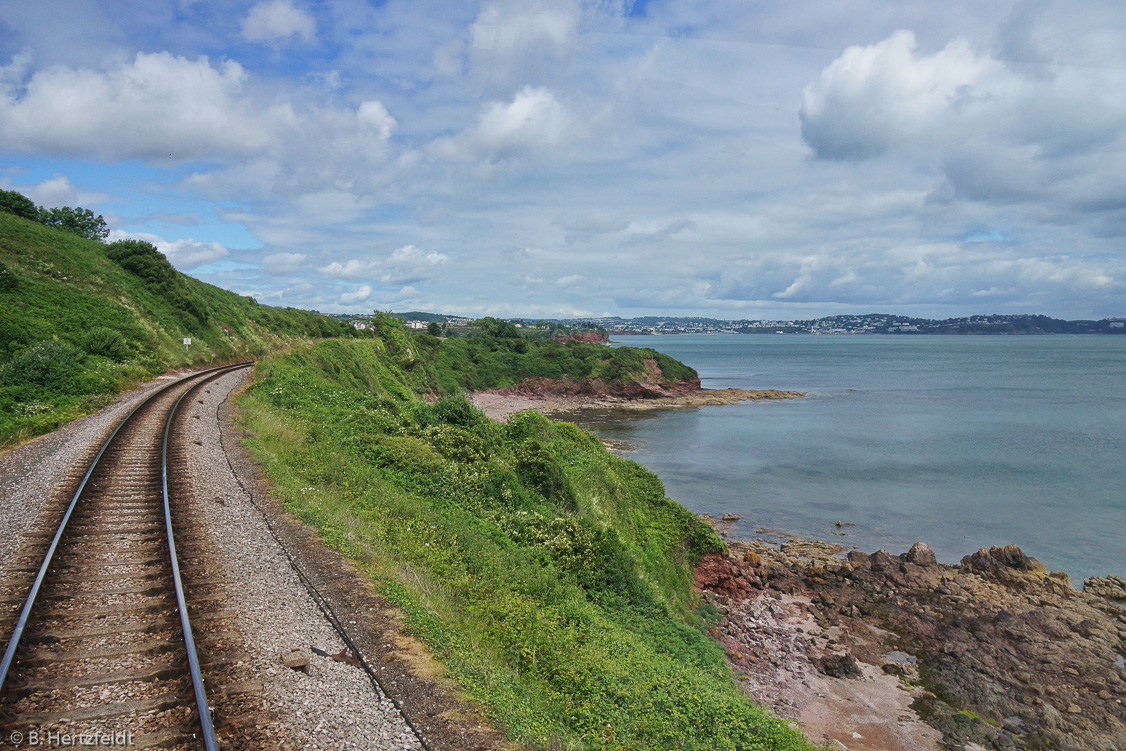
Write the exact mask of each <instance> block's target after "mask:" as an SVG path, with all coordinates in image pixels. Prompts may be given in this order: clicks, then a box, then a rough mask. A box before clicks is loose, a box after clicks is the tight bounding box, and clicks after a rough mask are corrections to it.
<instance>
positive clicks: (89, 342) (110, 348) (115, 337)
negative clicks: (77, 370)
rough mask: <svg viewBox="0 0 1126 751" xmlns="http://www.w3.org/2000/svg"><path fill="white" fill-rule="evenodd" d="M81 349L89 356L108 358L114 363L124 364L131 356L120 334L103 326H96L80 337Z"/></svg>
mask: <svg viewBox="0 0 1126 751" xmlns="http://www.w3.org/2000/svg"><path fill="white" fill-rule="evenodd" d="M81 347H82V349H84V350H85V351H86V352H88V353H89V354H91V355H101V356H102V357H108V358H109V359H111V360H113V361H114V362H125V360H127V359H128V358H129V355H130V354H131V352H130V348H129V345H128V343H127V342H126V341H125V337H123V336H122V335H121V332H120V331H114V330H113V329H111V328H106V327H105V326H98V327H97V328H93V329H90V330H89V331H87V332H86V333H85V334H84V335H83V337H82V341H81Z"/></svg>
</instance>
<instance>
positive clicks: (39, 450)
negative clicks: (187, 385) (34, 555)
mask: <svg viewBox="0 0 1126 751" xmlns="http://www.w3.org/2000/svg"><path fill="white" fill-rule="evenodd" d="M169 380H170V378H159V379H157V380H155V381H151V382H149V383H146V384H145V385H143V386H141V387H140V388H137V389H134V390H133V391H130V392H127V393H125V394H123V395H121V397H119V398H118V399H117V401H115V402H114V403H113V404H111V405H110V406H108V407H106V408H105V409H102V410H100V411H98V412H96V413H95V414H92V415H87V416H86V417H82V418H79V419H77V420H74V421H73V422H70V423H67V424H66V425H64V426H63V427H61V428H59V429H58V430H56V431H54V432H53V433H49V434H47V435H45V436H42V437H40V438H36V439H35V440H34V441H31V442H29V443H26V444H24V445H23V446H20V447H18V448H15V449H12V450H11V451H9V452H7V453H6V454H4V455H3V456H0V561H8V560H11V556H12V554H13V553H14V552H15V551H16V550H17V549H18V548H19V546H20V544H21V541H22V537H23V535H24V534H25V533H26V532H27V531H29V530H34V529H40V528H42V526H43V524H44V521H43V520H41V519H40V517H41V515H42V514H43V513H44V511H46V510H47V509H50V512H53V513H51V514H50V515H51V516H52V517H54V516H57V515H58V514H59V513H61V508H60V507H56V506H54V504H53V502H55V501H58V500H60V499H61V498H62V497H63V496H69V492H68V491H71V490H73V486H74V485H76V483H77V481H78V480H80V479H81V477H82V474H81V473H82V472H83V471H84V470H85V465H86V462H88V461H89V460H90V459H93V458H94V453H95V452H96V451H97V447H98V446H100V445H101V443H102V441H104V440H105V439H106V437H107V436H109V434H110V432H111V431H112V430H113V428H114V427H115V426H116V425H117V423H118V421H119V420H121V418H122V417H124V416H125V415H126V414H128V412H129V410H130V409H132V408H133V407H134V406H135V405H136V404H137V403H138V402H139V401H140V400H141V399H142V398H144V397H145V396H147V395H148V394H149V393H151V392H152V391H153V390H154V389H156V388H159V387H161V386H164V385H165V384H167V383H168V381H169ZM68 500H69V498H68Z"/></svg>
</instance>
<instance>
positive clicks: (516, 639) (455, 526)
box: [240, 318, 812, 751]
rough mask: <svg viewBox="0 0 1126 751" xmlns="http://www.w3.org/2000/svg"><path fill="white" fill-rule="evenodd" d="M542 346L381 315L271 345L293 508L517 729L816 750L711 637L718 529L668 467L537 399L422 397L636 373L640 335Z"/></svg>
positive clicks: (548, 740)
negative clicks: (352, 330) (746, 688)
mask: <svg viewBox="0 0 1126 751" xmlns="http://www.w3.org/2000/svg"><path fill="white" fill-rule="evenodd" d="M546 346H547V345H546V343H545V348H544V349H539V348H534V347H533V348H529V347H528V346H527V345H526V344H524V345H522V344H521V343H520V342H519V341H517V340H511V341H504V340H497V339H492V338H489V339H481V340H477V341H476V342H469V343H466V342H463V341H456V340H447V341H445V342H441V343H439V340H437V339H435V338H433V337H430V336H427V335H425V334H413V333H412V332H408V331H406V330H405V329H403V328H401V327H400V326H398V325H395V324H393V323H392V322H390V321H389V320H387V319H386V318H381V319H380V321H379V336H378V338H376V339H374V340H368V341H360V342H346V341H325V342H321V343H318V344H316V345H312V346H299V347H296V348H294V349H293V350H290V351H288V352H284V353H277V354H274V355H271V356H269V357H267V358H265V359H263V360H262V361H261V362H260V363H259V364H258V366H257V372H256V380H255V383H254V385H253V386H252V387H251V388H250V390H249V391H248V392H247V393H246V394H244V395H243V396H242V397H241V399H240V405H241V415H242V418H241V419H242V420H243V422H244V424H245V426H246V428H247V429H248V430H249V431H250V433H251V435H252V438H251V445H252V448H253V449H254V450H255V451H256V452H257V454H258V456H259V457H260V459H261V461H262V463H263V465H264V467H265V470H266V472H267V474H268V475H269V477H270V479H271V480H272V482H273V483H274V485H275V486H276V487H277V489H278V492H279V493H280V494H281V496H282V497H283V498H284V499H285V500H286V502H287V504H288V505H289V508H290V509H291V510H292V511H293V512H294V513H295V514H296V515H297V516H298V517H299V518H301V519H302V520H304V521H305V522H307V523H308V524H311V525H312V526H314V527H315V528H317V529H319V530H320V532H321V534H322V536H323V539H324V540H326V541H327V542H328V543H329V544H330V545H332V546H334V547H336V548H337V549H339V550H341V551H342V552H344V553H345V554H346V555H348V556H350V557H351V558H353V559H355V560H356V561H358V562H359V563H360V565H361V566H362V567H363V568H364V570H365V571H366V572H368V573H369V574H370V576H371V577H372V578H373V579H374V581H375V582H376V584H377V586H378V588H379V589H380V591H381V592H382V593H383V594H384V596H386V597H387V598H388V599H390V600H391V601H392V602H394V603H396V604H397V605H399V606H400V607H401V608H402V610H403V612H404V613H405V616H406V619H407V624H408V627H409V629H410V630H411V631H412V632H413V633H414V634H416V635H417V636H418V637H420V638H421V639H422V640H423V641H424V642H425V643H426V644H427V645H428V647H429V648H430V650H431V651H432V652H433V654H434V655H436V656H437V657H438V659H440V660H441V661H442V662H444V663H445V665H446V666H447V668H448V670H449V672H450V674H451V675H452V676H454V677H455V678H456V679H457V680H458V682H459V683H460V685H461V686H462V687H463V689H464V690H465V692H466V693H467V694H468V695H469V696H471V697H473V698H475V699H477V700H479V701H480V702H481V703H482V705H483V706H484V707H485V708H486V710H487V711H488V713H489V714H490V716H491V717H492V719H493V720H494V722H495V723H496V724H497V725H498V726H500V727H501V728H503V730H504V731H505V732H506V733H507V734H508V735H509V737H511V738H512V739H513V740H515V741H517V742H519V743H522V744H525V745H526V746H528V747H530V748H542V749H637V750H640V749H698V750H700V751H719V750H721V749H810V748H812V747H811V746H810V745H809V744H808V743H807V742H806V741H805V740H804V739H803V738H802V737H801V735H800V734H799V733H798V732H797V731H795V730H793V729H792V728H791V727H789V726H788V725H786V724H785V723H783V722H781V721H780V720H777V719H775V718H772V717H770V716H768V715H767V714H766V713H765V712H764V711H763V710H762V709H760V708H759V707H757V706H756V705H754V704H753V703H752V702H751V701H749V700H748V699H747V698H746V697H744V696H743V695H742V694H741V693H740V692H739V690H738V688H737V686H736V685H735V683H734V680H733V677H732V675H731V672H730V669H729V667H728V666H727V664H726V661H725V660H724V656H723V654H722V651H721V649H720V648H719V647H718V646H717V645H716V644H715V642H713V641H712V640H711V639H710V638H708V637H707V636H706V634H705V629H706V628H707V625H708V624H707V621H706V618H707V615H708V613H707V611H706V610H704V609H700V610H696V611H694V610H693V609H694V608H696V607H698V605H699V603H697V602H696V601H695V599H694V596H693V591H692V583H693V565H694V563H695V561H696V560H698V558H699V557H700V556H701V555H703V554H704V553H706V552H708V551H713V550H719V549H721V547H722V544H721V542H720V541H719V539H718V538H717V537H716V535H715V533H714V532H713V531H712V530H711V528H710V527H708V526H707V525H706V524H704V523H703V522H701V521H700V520H699V519H697V518H696V517H695V516H693V515H692V514H691V513H690V512H688V511H687V510H686V509H684V508H683V507H682V506H680V505H679V504H677V503H675V502H674V501H671V500H669V499H667V498H666V497H665V493H664V488H663V486H662V484H661V482H660V480H659V479H658V478H657V477H656V476H655V475H653V474H652V473H650V472H648V471H647V470H645V469H644V468H643V467H641V466H640V465H638V464H636V463H634V462H630V461H626V460H623V459H620V458H617V457H615V456H613V455H611V454H610V453H608V452H607V451H606V450H605V449H604V448H603V447H602V445H601V443H600V442H599V441H598V439H597V438H596V437H595V436H593V435H592V434H590V433H587V432H585V431H582V430H580V429H578V428H576V427H574V426H572V425H569V424H565V423H558V422H552V421H550V420H547V419H546V418H544V417H542V416H541V415H539V414H538V413H536V412H524V413H520V414H517V415H514V416H513V417H512V418H511V420H510V421H509V423H508V424H507V425H505V424H500V423H497V422H494V421H491V420H489V419H488V418H486V417H485V416H484V414H483V413H482V412H480V411H479V410H478V409H476V408H475V407H473V406H472V405H471V404H470V403H469V402H468V401H467V400H466V399H465V398H464V397H461V396H458V395H450V396H445V397H443V398H441V399H439V400H438V401H436V402H433V403H429V404H428V403H427V402H426V401H425V400H424V399H422V398H421V395H423V394H428V393H434V392H436V391H449V392H452V391H454V390H455V389H456V388H458V387H474V388H481V387H488V386H498V385H506V384H505V383H504V381H505V380H508V381H518V380H520V379H521V375H520V374H521V373H526V374H527V375H536V374H542V375H549V373H548V372H547V371H551V370H552V369H553V368H557V369H558V370H559V373H558V375H561V376H567V375H569V373H568V372H567V370H568V368H570V367H572V366H573V367H576V368H578V369H579V371H580V373H582V372H584V371H585V374H586V375H591V374H596V373H602V374H604V375H612V374H611V369H612V368H614V367H615V365H614V363H617V371H618V373H619V375H620V376H621V377H629V376H630V373H631V372H632V373H637V372H641V370H642V369H643V368H644V364H643V363H642V356H641V354H639V353H638V352H636V351H635V352H628V351H623V350H609V349H607V348H605V347H598V346H596V345H558V346H557V347H556V348H553V349H551V350H549V349H547V348H546ZM521 347H523V348H524V351H523V352H519V351H518V350H519V349H520V348H521ZM552 353H553V354H552ZM615 358H617V359H615ZM635 361H636V362H635ZM631 363H632V365H631ZM637 366H641V367H640V368H638V367H637ZM675 367H676V366H671V365H670V368H673V369H675ZM680 367H682V368H683V366H680ZM505 374H507V375H505ZM693 375H694V374H693ZM502 376H503V377H502ZM507 385H511V384H507Z"/></svg>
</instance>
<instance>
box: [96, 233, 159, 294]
mask: <svg viewBox="0 0 1126 751" xmlns="http://www.w3.org/2000/svg"><path fill="white" fill-rule="evenodd" d="M106 257H107V258H109V259H110V260H111V261H114V262H116V263H117V264H118V265H119V266H121V268H123V269H125V270H126V271H128V272H129V273H131V274H134V275H135V276H139V277H140V278H141V279H143V280H145V281H146V282H148V283H149V284H163V285H170V284H172V283H174V282H175V281H176V269H174V268H172V264H170V263H169V262H168V259H167V258H165V257H164V254H163V253H161V252H160V251H159V250H157V249H156V246H155V245H153V244H152V243H147V242H145V241H144V240H118V241H116V242H112V243H110V244H109V245H107V246H106Z"/></svg>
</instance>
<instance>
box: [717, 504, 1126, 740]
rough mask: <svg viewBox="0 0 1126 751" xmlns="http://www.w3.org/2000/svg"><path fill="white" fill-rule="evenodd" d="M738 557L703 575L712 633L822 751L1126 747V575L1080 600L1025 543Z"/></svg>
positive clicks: (755, 545)
mask: <svg viewBox="0 0 1126 751" xmlns="http://www.w3.org/2000/svg"><path fill="white" fill-rule="evenodd" d="M709 520H710V521H712V522H713V523H715V524H716V526H717V527H719V528H721V529H722V527H723V522H722V521H721V520H715V519H709ZM727 544H728V554H727V555H722V554H712V555H711V556H708V557H706V558H705V559H704V560H703V561H701V565H700V566H699V568H698V569H697V587H698V589H699V590H700V591H701V592H702V594H703V597H704V598H705V599H706V601H708V602H710V603H712V604H714V607H715V610H716V618H717V620H716V624H715V628H714V631H713V635H714V636H715V638H717V639H718V640H719V641H720V642H721V643H722V644H723V645H724V647H725V649H726V651H727V654H728V658H729V661H730V662H731V665H732V667H733V668H734V669H735V670H736V672H737V674H738V675H740V676H742V678H741V681H742V683H743V685H744V688H745V689H746V690H747V691H748V693H749V694H751V695H752V696H753V697H754V698H755V699H756V700H758V701H760V702H762V703H765V704H767V705H770V706H772V708H773V709H774V710H775V711H777V712H778V713H779V714H780V715H782V716H785V717H790V718H792V719H794V720H796V721H797V722H799V723H800V724H801V725H802V726H803V727H804V729H805V730H806V732H808V733H809V735H810V737H811V739H812V740H814V741H816V742H827V743H829V744H830V747H831V748H846V749H849V750H850V751H858V750H859V751H867V750H871V751H899V750H900V749H902V750H903V751H916V750H925V751H929V750H930V749H967V750H968V751H980V750H981V749H987V750H988V749H995V750H997V751H1016V750H1017V749H1044V750H1046V749H1058V750H1061V751H1123V750H1124V749H1126V610H1123V609H1122V607H1121V606H1120V605H1118V604H1115V602H1113V601H1110V600H1108V599H1105V598H1104V597H1102V596H1099V594H1096V593H1109V594H1110V595H1111V596H1113V595H1116V594H1118V593H1120V592H1121V591H1122V590H1120V589H1118V588H1117V587H1118V586H1120V585H1121V584H1122V582H1121V581H1119V577H1107V578H1106V579H1099V580H1089V581H1088V586H1087V587H1086V588H1085V589H1086V590H1087V591H1082V592H1081V591H1077V590H1076V589H1074V588H1073V587H1072V586H1071V583H1070V579H1069V578H1068V576H1067V575H1066V574H1063V573H1061V572H1050V571H1048V570H1047V569H1046V568H1045V567H1044V566H1042V565H1041V564H1039V563H1038V562H1037V561H1035V560H1034V559H1031V558H1029V557H1028V556H1026V555H1024V553H1023V552H1021V550H1020V549H1019V548H1017V547H1016V546H1013V545H1010V546H1008V547H1004V548H1001V547H994V548H990V549H988V550H986V549H982V550H979V551H978V552H976V553H974V554H973V555H968V556H966V557H965V558H963V559H962V562H961V564H960V565H950V564H942V563H938V562H937V561H936V560H935V558H934V553H933V552H932V551H931V550H930V548H929V547H928V546H927V545H925V544H923V543H919V544H916V545H915V546H913V547H912V548H911V550H909V551H907V552H906V553H904V554H902V555H893V554H891V553H889V552H888V551H886V550H879V551H877V552H875V553H872V554H866V553H862V552H860V551H851V552H848V553H847V555H845V553H846V551H847V549H846V548H843V547H841V546H839V545H834V544H831V543H823V542H812V541H806V540H797V539H791V540H788V541H786V542H783V543H781V544H780V545H778V544H771V543H766V542H761V541H739V540H728V541H727ZM922 722H925V723H926V726H922V725H921V723H922ZM932 729H933V730H932ZM927 731H929V733H928V732H927Z"/></svg>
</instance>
